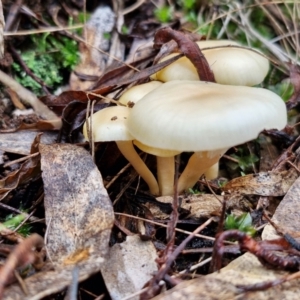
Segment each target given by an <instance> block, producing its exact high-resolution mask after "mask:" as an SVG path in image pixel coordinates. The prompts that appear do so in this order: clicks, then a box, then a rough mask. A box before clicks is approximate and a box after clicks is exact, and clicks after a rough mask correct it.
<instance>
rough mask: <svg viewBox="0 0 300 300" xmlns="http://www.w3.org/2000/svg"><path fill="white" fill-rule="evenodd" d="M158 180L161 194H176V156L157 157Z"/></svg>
mask: <svg viewBox="0 0 300 300" xmlns="http://www.w3.org/2000/svg"><path fill="white" fill-rule="evenodd" d="M156 161H157V180H158V186H159V191H160V195H162V196H170V195H173V194H174V175H175V161H174V156H170V157H161V156H157V157H156Z"/></svg>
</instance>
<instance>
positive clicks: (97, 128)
mask: <svg viewBox="0 0 300 300" xmlns="http://www.w3.org/2000/svg"><path fill="white" fill-rule="evenodd" d="M129 112H130V108H128V107H122V106H111V107H106V108H104V109H102V110H99V111H97V112H96V113H95V114H93V115H92V122H93V126H92V133H93V140H94V141H95V142H110V141H132V140H133V139H134V138H133V137H132V135H131V134H130V133H129V131H128V130H127V127H126V126H125V125H124V124H125V123H124V122H125V121H126V122H127V118H128V115H129ZM90 119H91V118H89V119H88V120H87V122H90ZM87 122H85V123H84V125H83V135H84V137H85V139H86V140H88V139H89V138H88V133H87Z"/></svg>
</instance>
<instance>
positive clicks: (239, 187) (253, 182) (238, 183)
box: [224, 169, 298, 197]
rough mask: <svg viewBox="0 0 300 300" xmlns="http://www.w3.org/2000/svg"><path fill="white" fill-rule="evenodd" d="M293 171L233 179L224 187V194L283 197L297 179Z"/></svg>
mask: <svg viewBox="0 0 300 300" xmlns="http://www.w3.org/2000/svg"><path fill="white" fill-rule="evenodd" d="M297 177H298V174H297V171H296V170H295V169H290V170H288V171H282V172H276V171H271V172H260V173H257V174H250V175H246V176H242V177H238V178H235V179H233V180H231V181H229V182H228V183H227V184H226V186H225V187H224V191H225V192H230V193H238V194H247V195H260V196H274V197H278V196H283V195H285V193H286V192H287V191H288V189H289V188H290V187H291V185H292V184H293V183H294V182H295V180H296V179H297Z"/></svg>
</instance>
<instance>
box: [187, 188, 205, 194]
mask: <svg viewBox="0 0 300 300" xmlns="http://www.w3.org/2000/svg"><path fill="white" fill-rule="evenodd" d="M189 193H190V194H191V195H200V194H203V192H200V191H199V190H197V189H196V188H195V189H192V188H189Z"/></svg>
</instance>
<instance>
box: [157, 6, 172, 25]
mask: <svg viewBox="0 0 300 300" xmlns="http://www.w3.org/2000/svg"><path fill="white" fill-rule="evenodd" d="M154 16H155V18H156V19H157V20H158V21H159V22H161V23H168V22H170V21H171V20H172V18H173V8H172V7H171V6H162V7H160V8H156V9H155V10H154Z"/></svg>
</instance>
